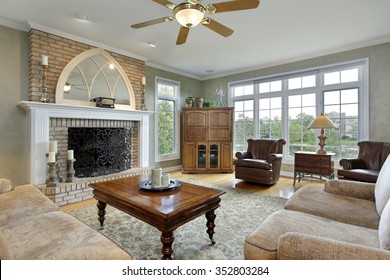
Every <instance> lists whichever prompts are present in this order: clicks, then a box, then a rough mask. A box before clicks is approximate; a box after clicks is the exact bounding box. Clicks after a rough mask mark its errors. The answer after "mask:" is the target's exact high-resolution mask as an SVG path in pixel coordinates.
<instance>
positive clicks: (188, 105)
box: [185, 97, 194, 108]
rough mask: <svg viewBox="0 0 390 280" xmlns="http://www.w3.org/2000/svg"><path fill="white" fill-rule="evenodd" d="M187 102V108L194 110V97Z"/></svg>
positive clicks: (188, 98)
mask: <svg viewBox="0 0 390 280" xmlns="http://www.w3.org/2000/svg"><path fill="white" fill-rule="evenodd" d="M185 102H186V108H192V106H193V103H194V99H193V98H192V97H187V98H186V100H185Z"/></svg>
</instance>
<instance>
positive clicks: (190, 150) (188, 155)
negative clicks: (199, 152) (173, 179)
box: [182, 143, 196, 171]
mask: <svg viewBox="0 0 390 280" xmlns="http://www.w3.org/2000/svg"><path fill="white" fill-rule="evenodd" d="M195 148H196V144H195V143H185V144H184V147H183V162H182V164H183V171H193V170H195V168H196V165H195V163H196V156H195Z"/></svg>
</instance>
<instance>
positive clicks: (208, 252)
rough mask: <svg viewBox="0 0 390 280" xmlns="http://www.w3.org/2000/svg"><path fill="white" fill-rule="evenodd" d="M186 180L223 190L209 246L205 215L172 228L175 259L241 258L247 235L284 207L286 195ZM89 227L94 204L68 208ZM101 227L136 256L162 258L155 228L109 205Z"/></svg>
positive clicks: (93, 218)
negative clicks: (263, 193) (211, 244)
mask: <svg viewBox="0 0 390 280" xmlns="http://www.w3.org/2000/svg"><path fill="white" fill-rule="evenodd" d="M183 181H185V182H188V183H192V184H197V185H201V186H206V187H212V188H218V189H223V190H225V191H226V194H224V195H223V196H222V197H221V200H222V201H221V206H220V207H219V208H218V209H217V210H216V212H215V213H216V215H217V218H216V220H215V224H216V226H215V234H214V239H215V241H216V244H215V245H213V246H210V240H209V238H208V234H207V233H206V229H207V228H206V218H205V217H204V216H201V217H198V218H196V219H195V220H192V221H190V222H188V223H187V224H185V225H183V226H181V227H179V228H178V229H176V230H175V232H174V236H175V241H174V243H173V249H174V252H173V257H174V259H176V260H240V259H241V260H242V259H244V254H243V248H244V241H245V238H246V236H247V235H248V234H249V233H251V232H252V231H253V230H254V229H255V228H256V227H258V226H259V225H260V223H261V222H262V221H263V220H264V219H265V218H266V217H268V216H269V215H270V214H272V213H273V212H275V211H277V210H280V209H283V208H284V204H285V202H286V199H284V198H281V197H273V196H265V195H260V194H255V193H251V192H248V191H245V190H240V189H233V188H222V187H220V186H217V185H213V184H210V183H207V182H203V181H199V180H194V179H186V180H183ZM67 213H69V214H70V215H72V216H74V217H76V218H77V219H79V220H80V221H82V222H84V223H85V224H87V225H89V226H90V227H92V228H94V229H96V230H99V227H100V226H99V222H98V220H97V208H96V205H89V206H86V207H82V208H78V209H75V210H72V211H69V212H67ZM105 217H106V220H105V222H104V229H103V230H100V232H101V233H102V234H103V235H105V236H107V237H108V238H110V239H111V240H113V241H114V242H115V243H117V244H118V245H119V246H121V247H122V248H123V249H125V250H126V251H128V252H129V253H130V254H131V255H132V256H133V257H134V258H135V259H138V260H157V259H161V257H162V254H161V247H162V244H161V242H160V236H161V233H160V231H159V230H157V229H156V228H154V227H152V226H150V225H148V224H146V223H144V222H142V221H140V220H137V219H135V218H133V217H131V216H130V215H128V214H125V213H123V212H121V211H119V210H117V209H115V208H113V207H111V206H109V205H108V206H107V208H106V216H105Z"/></svg>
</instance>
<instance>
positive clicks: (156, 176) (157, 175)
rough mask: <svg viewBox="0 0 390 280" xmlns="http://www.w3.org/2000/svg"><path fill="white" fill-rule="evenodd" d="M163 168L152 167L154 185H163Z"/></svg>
mask: <svg viewBox="0 0 390 280" xmlns="http://www.w3.org/2000/svg"><path fill="white" fill-rule="evenodd" d="M161 174H162V169H161V168H154V169H152V187H159V186H160V185H161Z"/></svg>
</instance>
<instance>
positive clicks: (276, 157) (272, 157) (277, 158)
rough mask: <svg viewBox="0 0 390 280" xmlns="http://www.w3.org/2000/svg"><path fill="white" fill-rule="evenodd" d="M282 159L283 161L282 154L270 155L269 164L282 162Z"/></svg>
mask: <svg viewBox="0 0 390 280" xmlns="http://www.w3.org/2000/svg"><path fill="white" fill-rule="evenodd" d="M282 159H283V155H282V154H270V155H269V156H268V162H269V163H270V164H273V163H274V162H276V161H280V160H282Z"/></svg>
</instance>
